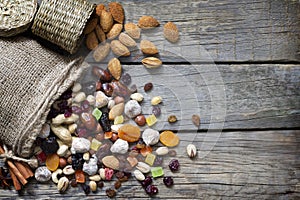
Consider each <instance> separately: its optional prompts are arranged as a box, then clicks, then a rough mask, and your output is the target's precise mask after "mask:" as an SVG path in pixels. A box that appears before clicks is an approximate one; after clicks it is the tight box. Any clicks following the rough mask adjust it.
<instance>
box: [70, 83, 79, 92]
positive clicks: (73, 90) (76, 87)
mask: <svg viewBox="0 0 300 200" xmlns="http://www.w3.org/2000/svg"><path fill="white" fill-rule="evenodd" d="M80 90H81V85H80V83H75V84H74V86H73V87H72V92H74V93H77V92H79V91H80Z"/></svg>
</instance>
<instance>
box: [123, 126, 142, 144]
mask: <svg viewBox="0 0 300 200" xmlns="http://www.w3.org/2000/svg"><path fill="white" fill-rule="evenodd" d="M118 136H119V138H121V139H123V140H126V141H127V142H136V141H138V140H139V139H140V136H141V131H140V128H139V127H138V126H135V125H132V124H125V125H123V126H121V127H120V128H119V131H118Z"/></svg>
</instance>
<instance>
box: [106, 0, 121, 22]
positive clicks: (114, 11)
mask: <svg viewBox="0 0 300 200" xmlns="http://www.w3.org/2000/svg"><path fill="white" fill-rule="evenodd" d="M108 7H109V11H110V13H111V15H112V17H113V18H114V20H115V21H116V22H118V23H120V24H123V22H124V18H125V14H124V9H123V7H122V5H121V4H120V3H117V2H111V3H109V4H108Z"/></svg>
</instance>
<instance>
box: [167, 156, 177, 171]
mask: <svg viewBox="0 0 300 200" xmlns="http://www.w3.org/2000/svg"><path fill="white" fill-rule="evenodd" d="M169 168H170V170H171V171H172V172H175V171H177V170H178V169H179V161H178V160H176V159H172V160H171V161H170V163H169Z"/></svg>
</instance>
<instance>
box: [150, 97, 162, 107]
mask: <svg viewBox="0 0 300 200" xmlns="http://www.w3.org/2000/svg"><path fill="white" fill-rule="evenodd" d="M161 102H162V98H161V96H155V97H153V98H152V99H151V105H153V106H155V105H158V104H160V103H161Z"/></svg>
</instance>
